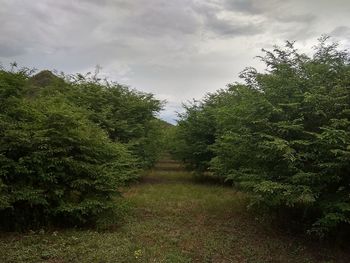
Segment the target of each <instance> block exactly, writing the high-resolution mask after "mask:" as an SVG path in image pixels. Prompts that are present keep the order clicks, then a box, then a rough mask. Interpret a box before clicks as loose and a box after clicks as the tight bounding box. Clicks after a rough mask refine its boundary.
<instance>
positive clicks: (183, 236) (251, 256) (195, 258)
mask: <svg viewBox="0 0 350 263" xmlns="http://www.w3.org/2000/svg"><path fill="white" fill-rule="evenodd" d="M124 196H125V202H126V203H129V204H131V207H132V209H131V211H129V213H128V216H127V217H126V219H125V220H124V221H125V222H123V223H122V224H121V225H120V226H119V227H117V228H116V229H114V230H113V231H110V232H102V233H101V232H100V233H98V232H95V231H90V230H89V231H87V230H65V231H62V232H60V231H58V232H57V233H56V232H55V233H43V232H41V233H31V234H27V235H21V236H20V235H18V234H17V235H15V234H14V235H6V236H3V237H1V239H0V249H1V253H0V262H51V263H53V262H56V263H58V262H101V263H102V262H104V263H105V262H349V261H348V260H347V259H349V257H348V256H347V255H345V254H343V253H341V252H340V251H335V250H327V249H323V248H322V249H320V247H319V246H318V245H312V246H310V244H306V243H305V242H303V241H301V240H300V239H297V238H295V237H294V238H293V237H292V235H288V234H286V233H281V232H278V231H277V230H274V229H272V228H271V227H268V225H267V224H266V223H263V222H260V221H259V220H258V219H257V218H255V217H254V215H253V214H249V213H248V212H247V211H246V208H245V207H246V200H245V196H244V194H242V193H239V192H235V191H234V190H233V189H232V188H230V187H225V186H220V185H213V184H208V183H200V182H198V181H195V180H194V179H193V177H192V176H191V174H190V173H188V172H185V171H184V170H183V169H182V167H181V166H180V165H179V164H178V163H176V162H174V161H172V160H170V159H168V160H163V161H161V162H159V163H158V164H157V166H156V167H155V168H154V169H153V170H152V171H151V172H149V174H148V175H147V176H146V177H144V179H143V180H142V181H141V182H140V183H138V184H135V185H134V186H132V187H131V188H128V189H126V190H125V191H124Z"/></svg>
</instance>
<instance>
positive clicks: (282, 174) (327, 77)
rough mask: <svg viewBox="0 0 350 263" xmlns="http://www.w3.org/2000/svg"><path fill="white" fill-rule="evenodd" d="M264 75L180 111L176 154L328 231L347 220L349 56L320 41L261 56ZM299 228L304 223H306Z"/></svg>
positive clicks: (247, 76)
mask: <svg viewBox="0 0 350 263" xmlns="http://www.w3.org/2000/svg"><path fill="white" fill-rule="evenodd" d="M261 60H262V61H263V62H264V63H265V64H266V67H267V68H266V71H265V72H262V73H259V72H258V71H257V70H255V69H254V68H248V69H246V70H244V71H243V72H242V74H241V78H243V80H244V82H243V83H235V84H230V85H228V88H227V89H224V90H219V91H217V92H216V93H214V94H209V95H207V96H206V97H205V98H204V99H203V101H201V102H194V103H192V104H191V105H188V106H186V112H185V113H184V114H182V115H180V120H179V124H178V127H177V130H176V140H175V143H174V144H173V153H174V155H175V156H176V157H177V158H178V159H180V160H182V161H184V162H185V163H186V164H187V165H188V166H189V167H191V168H192V169H195V170H196V171H198V172H200V173H202V174H203V173H209V174H213V175H216V176H218V177H221V178H223V179H225V180H229V181H232V182H233V183H234V185H235V186H237V187H239V188H240V189H243V190H245V191H247V192H248V193H250V195H251V196H252V202H251V204H252V205H255V206H257V207H260V208H264V209H267V210H265V211H268V212H269V213H272V212H275V214H277V215H278V216H280V217H282V218H284V220H285V221H286V224H291V223H292V222H293V221H296V222H298V223H299V225H298V227H299V228H302V229H304V230H308V231H309V232H313V233H317V234H319V235H324V234H326V233H329V232H332V231H335V230H338V231H337V232H341V231H339V230H340V229H342V230H344V229H348V228H349V224H350V177H349V174H350V63H349V62H350V60H349V53H348V52H347V51H344V50H340V49H339V47H338V45H337V44H335V43H329V42H328V40H327V38H321V39H320V42H319V44H318V46H316V47H315V49H314V52H313V55H312V56H308V55H305V54H302V53H300V52H299V51H298V50H297V49H296V48H295V45H294V43H291V42H287V43H286V46H285V47H284V48H279V47H275V49H274V50H272V51H266V50H264V56H262V57H261ZM300 223H302V224H300Z"/></svg>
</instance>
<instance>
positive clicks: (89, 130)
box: [0, 65, 163, 230]
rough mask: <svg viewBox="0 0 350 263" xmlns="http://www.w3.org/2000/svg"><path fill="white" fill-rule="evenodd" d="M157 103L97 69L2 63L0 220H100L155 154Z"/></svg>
mask: <svg viewBox="0 0 350 263" xmlns="http://www.w3.org/2000/svg"><path fill="white" fill-rule="evenodd" d="M162 104H163V103H162V102H161V101H159V100H157V99H155V98H154V97H153V95H152V94H148V93H142V92H138V91H135V90H131V89H129V88H128V87H125V86H123V85H119V84H116V83H113V82H108V81H104V80H100V79H98V78H97V76H96V75H89V74H87V75H86V76H83V75H81V74H78V75H74V76H63V75H60V76H58V75H54V74H52V73H51V72H50V71H42V72H40V73H39V74H37V75H34V74H33V72H32V71H31V70H28V69H25V68H22V69H17V68H16V65H14V67H13V68H12V69H10V70H5V69H1V70H0V105H1V109H0V226H1V228H2V229H5V230H25V229H28V228H37V227H43V226H50V225H55V226H56V225H59V226H67V225H69V226H75V225H79V226H80V225H97V224H101V225H103V224H104V223H105V222H106V221H108V220H109V219H111V218H114V217H115V215H116V214H118V196H119V192H118V188H119V187H121V186H123V185H124V184H125V183H126V182H128V181H130V180H134V179H136V178H137V177H138V176H139V174H140V170H141V169H144V168H148V167H151V166H152V165H153V163H154V162H155V160H156V159H157V158H158V155H159V143H160V140H161V136H160V135H161V134H160V132H161V129H160V128H159V127H160V125H161V123H160V121H159V120H158V119H157V118H156V117H155V115H156V113H157V112H159V111H160V110H161V108H162Z"/></svg>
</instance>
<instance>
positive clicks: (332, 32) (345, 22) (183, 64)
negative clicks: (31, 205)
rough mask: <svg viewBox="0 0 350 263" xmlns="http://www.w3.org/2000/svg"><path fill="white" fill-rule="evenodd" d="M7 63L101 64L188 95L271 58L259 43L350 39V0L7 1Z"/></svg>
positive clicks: (160, 90)
mask: <svg viewBox="0 0 350 263" xmlns="http://www.w3.org/2000/svg"><path fill="white" fill-rule="evenodd" d="M0 6H1V8H0V25H1V26H0V63H1V64H2V65H3V66H8V65H9V64H10V63H11V62H17V63H18V64H19V65H20V66H26V67H30V68H36V69H38V70H42V69H49V70H57V71H59V72H60V71H63V72H65V73H67V74H72V73H78V72H79V73H85V72H89V71H94V68H95V67H96V65H99V66H100V67H101V70H100V74H101V76H103V77H107V78H109V79H110V80H113V81H117V82H119V83H120V84H125V85H127V86H129V87H131V88H135V89H137V90H140V91H145V92H151V93H154V94H155V97H156V98H158V99H161V100H166V101H167V104H166V106H165V109H164V110H163V111H162V112H161V114H160V117H161V118H162V119H164V120H166V121H169V122H172V123H174V120H175V119H176V116H177V115H176V112H181V105H182V103H186V102H188V101H191V100H192V99H201V98H202V97H203V96H204V95H205V94H206V93H208V92H214V91H215V90H218V89H222V88H225V86H226V85H227V84H228V83H233V82H235V81H239V77H238V75H239V72H241V71H242V70H243V69H244V68H245V67H248V66H253V67H256V68H257V69H259V70H263V69H264V67H263V65H262V64H261V62H260V61H259V59H257V58H256V56H258V55H262V53H261V49H262V48H265V49H271V48H272V47H273V45H275V44H277V45H283V43H284V41H285V40H291V41H297V42H296V47H297V48H299V49H300V50H301V51H303V52H310V50H311V48H312V46H313V45H315V44H316V43H317V39H318V38H319V37H320V36H321V35H322V34H327V35H329V36H331V37H332V38H333V39H334V40H335V41H339V42H340V44H341V46H343V47H345V48H347V47H350V15H349V14H350V1H349V0H332V1H329V0H308V1H306V0H207V1H203V0H201V1H200V0H74V1H73V0H70V1H69V0H59V1H58V0H35V1H32V0H0Z"/></svg>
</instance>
